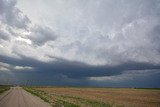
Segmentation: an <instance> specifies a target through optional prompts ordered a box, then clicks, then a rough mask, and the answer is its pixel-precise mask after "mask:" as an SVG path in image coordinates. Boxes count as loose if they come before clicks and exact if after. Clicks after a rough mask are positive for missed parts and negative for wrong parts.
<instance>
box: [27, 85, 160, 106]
mask: <svg viewBox="0 0 160 107" xmlns="http://www.w3.org/2000/svg"><path fill="white" fill-rule="evenodd" d="M25 89H26V90H27V91H29V92H31V93H32V94H34V95H37V96H39V97H41V98H42V99H43V100H45V101H46V102H49V103H51V104H52V106H53V107H61V106H64V107H160V90H156V89H132V88H69V87H66V88H62V87H34V88H33V87H32V88H25Z"/></svg>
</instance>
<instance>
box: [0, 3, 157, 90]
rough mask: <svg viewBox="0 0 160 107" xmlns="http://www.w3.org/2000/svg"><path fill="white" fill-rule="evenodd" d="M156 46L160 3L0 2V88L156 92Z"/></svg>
mask: <svg viewBox="0 0 160 107" xmlns="http://www.w3.org/2000/svg"><path fill="white" fill-rule="evenodd" d="M32 5H34V7H33V6H32ZM159 41H160V0H134V1H128V0H119V1H113V0H95V1H92V0H87V1H86V0H77V1H74V0H69V1H66V0H54V1H52V0H46V1H45V2H44V1H39V0H34V1H33V0H27V1H26V0H17V1H15V0H7V1H6V0H0V74H1V75H2V76H0V80H1V81H3V82H5V81H4V80H5V79H4V78H12V79H13V80H14V81H15V82H17V83H19V81H23V82H25V81H27V80H28V79H30V80H32V79H34V80H36V81H37V80H39V79H40V78H42V77H44V80H46V81H44V80H42V83H41V85H43V83H44V84H45V85H47V84H48V85H77V86H78V85H81V86H83V85H86V86H88V85H93V86H114V84H115V86H131V85H130V84H134V86H136V84H137V86H140V85H142V86H143V82H144V81H146V84H144V86H145V87H146V86H147V87H150V84H151V83H152V82H153V84H155V85H152V86H151V87H153V86H156V87H159V85H158V82H155V81H160V80H159V79H157V78H158V77H159V75H160V42H159ZM26 71H28V72H26ZM135 74H137V75H135ZM149 77H150V78H149ZM145 78H146V80H145ZM136 79H137V81H139V83H137V82H134V80H136ZM125 80H126V81H127V82H126V81H125ZM47 81H48V82H47ZM49 81H50V82H49ZM52 81H56V82H53V83H52ZM58 81H59V82H58ZM151 81H152V82H151ZM3 82H2V83H3ZM112 83H113V84H112ZM147 83H148V84H147Z"/></svg>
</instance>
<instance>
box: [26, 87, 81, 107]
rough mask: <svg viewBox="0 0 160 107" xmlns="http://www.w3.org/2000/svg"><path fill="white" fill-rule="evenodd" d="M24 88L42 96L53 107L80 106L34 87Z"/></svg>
mask: <svg viewBox="0 0 160 107" xmlns="http://www.w3.org/2000/svg"><path fill="white" fill-rule="evenodd" d="M24 89H25V90H26V91H28V92H30V93H31V94H33V95H35V96H38V97H40V98H41V99H42V100H44V101H45V102H48V103H50V104H51V105H52V107H79V106H78V105H75V104H72V103H69V102H66V101H64V100H61V99H55V98H54V96H52V95H50V94H48V93H46V92H44V91H40V90H35V89H32V88H28V87H27V88H26V87H24Z"/></svg>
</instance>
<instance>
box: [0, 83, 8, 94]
mask: <svg viewBox="0 0 160 107" xmlns="http://www.w3.org/2000/svg"><path fill="white" fill-rule="evenodd" d="M9 89H10V87H9V86H5V85H0V94H2V93H3V92H5V91H7V90H9Z"/></svg>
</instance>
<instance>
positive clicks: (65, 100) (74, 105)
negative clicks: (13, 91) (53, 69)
mask: <svg viewBox="0 0 160 107" xmlns="http://www.w3.org/2000/svg"><path fill="white" fill-rule="evenodd" d="M24 89H25V90H26V91H28V92H30V93H32V94H33V95H36V96H38V97H40V98H41V99H43V100H44V101H46V102H48V103H50V104H51V105H52V107H111V106H110V105H108V104H106V103H104V102H100V101H95V100H91V99H85V98H80V97H77V96H68V95H58V94H53V93H52V94H50V93H46V92H45V91H41V90H36V89H33V88H29V87H27V88H24Z"/></svg>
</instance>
